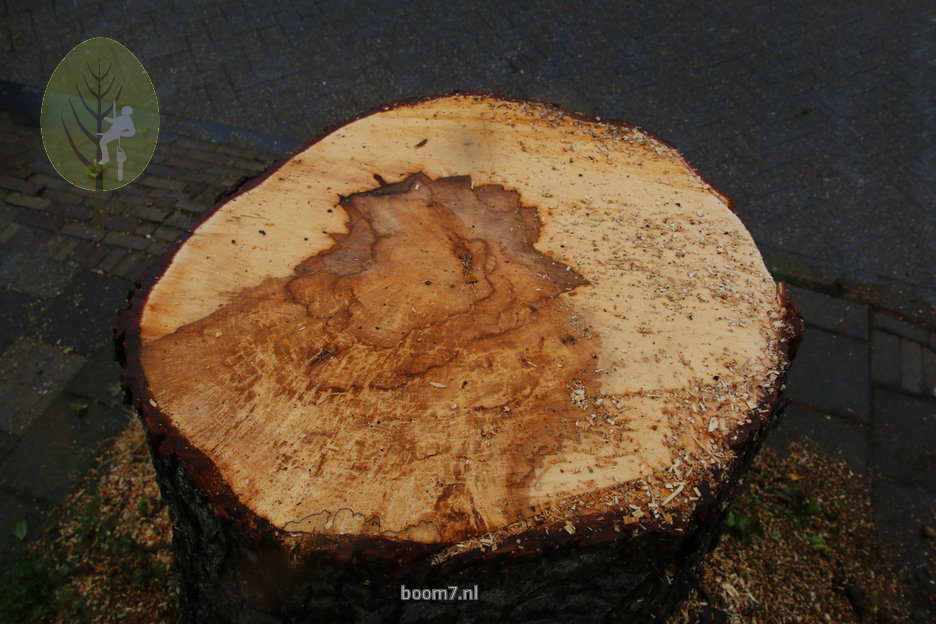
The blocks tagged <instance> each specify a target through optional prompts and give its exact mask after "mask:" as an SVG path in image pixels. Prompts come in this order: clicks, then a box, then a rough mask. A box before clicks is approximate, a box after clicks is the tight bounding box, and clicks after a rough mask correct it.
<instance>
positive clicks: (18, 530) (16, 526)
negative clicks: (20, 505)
mask: <svg viewBox="0 0 936 624" xmlns="http://www.w3.org/2000/svg"><path fill="white" fill-rule="evenodd" d="M28 529H29V527H28V525H27V524H26V518H24V517H23V516H19V517H18V518H16V519H15V520H13V525H12V526H11V527H10V531H11V532H12V533H13V536H14V537H16V539H18V540H20V541H23V540H24V539H26V531H27V530H28Z"/></svg>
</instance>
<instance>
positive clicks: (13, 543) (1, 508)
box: [0, 490, 52, 571]
mask: <svg viewBox="0 0 936 624" xmlns="http://www.w3.org/2000/svg"><path fill="white" fill-rule="evenodd" d="M51 513H52V507H51V505H49V504H48V503H45V502H42V501H36V500H32V499H30V498H28V497H24V496H18V495H17V494H15V493H12V492H5V491H3V490H0V569H2V570H4V571H6V570H9V568H10V566H11V565H12V564H13V563H14V562H15V561H16V560H17V559H18V558H19V557H20V556H22V554H23V553H24V552H25V550H26V547H27V546H28V545H29V544H31V543H32V542H34V541H35V540H36V539H37V538H39V537H40V536H41V535H42V531H43V527H44V526H45V523H46V520H47V519H48V518H49V516H50V515H51ZM19 518H22V519H24V520H25V521H26V536H25V538H24V539H22V540H20V539H19V538H17V537H16V536H15V535H14V534H13V530H12V529H13V523H14V522H15V521H16V520H17V519H19Z"/></svg>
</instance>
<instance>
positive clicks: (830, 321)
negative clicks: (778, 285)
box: [790, 286, 868, 340]
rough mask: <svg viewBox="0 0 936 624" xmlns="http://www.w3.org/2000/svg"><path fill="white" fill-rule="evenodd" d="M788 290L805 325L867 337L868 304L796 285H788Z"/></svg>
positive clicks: (863, 338) (862, 337) (856, 336)
mask: <svg viewBox="0 0 936 624" xmlns="http://www.w3.org/2000/svg"><path fill="white" fill-rule="evenodd" d="M790 291H791V293H792V294H793V299H794V301H796V303H797V304H798V305H799V307H800V312H801V314H802V315H803V318H804V319H806V324H807V326H809V327H821V328H822V329H828V330H830V331H833V332H838V333H840V334H848V335H849V336H854V337H855V338H860V339H862V340H867V339H868V306H866V305H862V304H860V303H855V302H853V301H847V300H844V299H836V298H834V297H829V296H828V295H823V294H820V293H817V292H814V291H811V290H806V289H805V288H797V287H796V286H790Z"/></svg>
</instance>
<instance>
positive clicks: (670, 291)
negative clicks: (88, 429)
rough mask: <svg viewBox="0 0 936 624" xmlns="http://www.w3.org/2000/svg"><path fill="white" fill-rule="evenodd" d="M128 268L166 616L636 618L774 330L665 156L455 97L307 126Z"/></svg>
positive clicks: (522, 104) (754, 271)
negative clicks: (157, 253)
mask: <svg viewBox="0 0 936 624" xmlns="http://www.w3.org/2000/svg"><path fill="white" fill-rule="evenodd" d="M140 286H141V287H140V288H139V290H138V292H137V293H136V295H135V296H134V298H133V300H132V303H131V307H130V309H129V310H128V311H127V312H126V313H125V314H124V315H123V316H122V318H121V319H119V320H118V330H117V334H118V336H117V343H118V351H119V353H120V355H121V357H122V359H123V361H124V362H125V367H126V370H125V373H124V377H123V382H124V387H125V389H126V390H127V392H128V395H129V397H130V398H131V400H132V401H133V403H134V404H135V405H136V406H137V408H138V409H139V411H140V413H141V416H142V418H143V422H144V424H145V426H146V429H147V431H148V435H149V440H150V445H151V450H152V453H153V459H154V463H155V465H156V470H157V475H158V477H157V478H158V480H159V483H160V487H161V489H162V491H163V494H164V496H165V497H166V499H167V501H168V503H169V508H170V512H171V514H172V518H173V523H174V548H175V554H176V563H177V566H178V569H179V571H180V573H181V577H182V580H183V588H182V606H183V611H184V613H185V614H186V616H187V618H188V619H189V620H190V621H192V622H308V621H335V622H341V621H349V622H350V621H365V622H383V621H387V622H417V621H419V622H422V621H427V622H428V621H432V622H435V621H439V622H441V621H449V620H452V619H454V620H456V621H478V622H488V621H504V622H521V621H523V622H578V621H581V622H596V621H627V622H644V621H646V622H652V621H663V620H665V619H666V618H667V617H668V615H669V614H670V613H671V612H672V610H673V609H674V608H675V607H676V606H678V604H679V602H680V601H681V600H682V599H683V598H684V597H685V595H686V592H687V591H688V587H689V586H690V583H691V581H692V579H693V575H694V573H695V569H696V568H697V566H698V564H699V562H700V560H701V558H702V557H703V556H704V554H705V553H706V552H708V550H709V549H711V548H712V547H713V546H714V544H715V542H716V540H717V539H718V536H719V535H720V533H721V531H722V528H723V524H724V516H725V514H726V510H727V509H728V506H729V505H730V504H731V502H732V500H733V499H734V497H735V496H736V494H737V492H738V489H739V487H740V484H741V482H742V480H743V474H744V470H745V468H746V466H747V465H748V463H749V462H750V460H751V458H752V457H753V455H754V453H756V450H757V448H758V447H759V446H760V443H761V440H762V438H763V435H764V432H765V430H766V428H767V427H768V426H769V425H770V424H771V422H772V420H773V416H772V413H773V408H774V406H775V405H776V402H777V398H778V394H779V391H780V388H781V386H782V382H783V378H784V375H785V373H786V371H787V370H788V367H789V363H790V359H791V358H792V355H793V349H794V347H795V343H796V341H797V340H798V336H799V334H800V332H801V330H802V321H801V319H800V318H799V315H798V313H797V311H796V307H795V304H793V302H792V300H791V298H790V296H789V293H788V292H787V290H786V289H785V288H784V287H783V285H780V286H779V287H778V286H777V285H776V284H775V283H774V281H773V279H772V278H771V277H770V275H769V273H768V272H767V270H766V268H765V267H764V265H763V261H762V260H761V258H760V255H759V253H758V251H757V249H756V247H755V245H754V243H753V241H752V240H751V237H750V235H749V234H748V232H747V231H746V230H745V228H744V226H743V225H742V224H741V222H740V221H739V220H738V218H737V217H736V216H735V215H734V214H733V212H732V211H731V209H730V205H729V202H728V201H727V200H726V199H725V198H724V197H723V196H721V195H720V194H718V193H717V192H716V191H714V190H713V189H712V188H711V187H710V186H709V185H708V184H707V183H705V182H704V180H702V178H701V177H700V176H699V175H698V174H697V173H696V172H695V170H693V169H692V168H691V166H690V165H688V164H687V163H686V162H685V160H684V159H683V158H682V157H681V156H680V155H679V154H678V153H677V152H676V151H675V150H674V149H672V148H671V147H669V146H667V145H666V144H664V143H663V142H661V141H659V140H658V139H655V138H653V137H651V136H650V135H648V134H647V133H645V132H643V131H641V130H638V129H635V128H632V127H630V126H628V125H626V124H624V123H622V122H616V121H606V120H599V119H592V118H588V117H585V116H583V115H579V114H574V113H569V112H566V111H562V110H560V109H557V108H555V107H553V106H550V105H546V104H542V103H535V102H528V101H519V100H505V99H501V98H496V97H494V96H488V95H479V94H456V95H451V96H444V97H436V98H428V99H422V100H413V101H407V102H402V103H399V104H397V105H395V106H391V107H383V108H381V109H380V110H378V111H375V112H373V113H371V114H368V115H365V116H362V117H360V118H357V119H355V120H352V121H351V122H348V123H347V124H345V125H342V126H340V127H338V128H336V129H334V130H332V131H331V132H328V133H326V134H324V135H322V136H320V137H316V138H315V139H313V140H311V141H310V142H308V143H307V144H305V145H304V146H302V147H301V148H299V149H298V150H297V151H296V152H295V154H293V155H292V156H290V157H288V158H286V159H285V160H284V161H282V162H281V163H278V164H277V165H276V166H274V167H273V168H271V169H270V170H269V171H268V172H266V173H265V174H263V175H261V176H260V177H258V178H256V179H253V180H250V181H248V182H246V183H244V184H243V185H242V186H241V187H239V188H237V189H235V190H233V191H232V192H231V193H229V194H227V195H226V196H224V197H223V198H221V199H220V200H219V202H218V205H217V206H216V207H215V209H214V210H213V211H212V212H211V213H210V214H209V215H208V216H207V217H206V218H205V220H203V221H202V222H201V224H200V225H198V226H197V227H196V228H195V229H194V230H193V231H192V233H191V235H190V236H189V237H188V238H187V240H185V241H184V242H181V243H180V244H179V245H178V246H177V248H176V249H174V250H173V251H172V252H170V253H169V254H168V255H167V256H166V257H165V258H164V260H163V261H162V262H161V263H159V264H158V265H157V266H156V267H155V268H154V269H153V271H152V273H151V275H150V277H149V278H147V280H146V281H145V282H144V283H143V284H141V285H140ZM475 587H477V595H476V597H475V595H474V594H473V593H471V590H473V589H474V588H475ZM433 588H434V589H438V590H449V588H457V589H455V590H453V593H456V592H460V591H461V590H464V589H468V590H469V593H468V594H467V595H466V596H459V598H458V599H454V600H451V599H448V597H447V598H446V599H436V600H407V599H405V597H406V591H407V590H408V591H409V592H410V594H412V591H413V590H424V589H433ZM419 595H420V596H421V593H420V594H419ZM437 596H438V594H437Z"/></svg>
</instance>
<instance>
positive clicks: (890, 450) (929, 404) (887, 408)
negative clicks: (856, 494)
mask: <svg viewBox="0 0 936 624" xmlns="http://www.w3.org/2000/svg"><path fill="white" fill-rule="evenodd" d="M873 422H874V434H873V437H872V439H871V457H870V459H871V464H872V467H873V470H874V472H875V474H876V475H878V476H880V477H882V478H884V479H887V480H889V481H893V482H895V483H899V484H901V485H906V486H907V487H913V488H917V489H923V490H928V491H932V492H936V481H934V480H933V475H934V474H936V402H934V401H931V400H929V399H924V398H920V397H914V396H910V395H907V394H903V393H900V392H894V391H892V390H888V389H886V388H875V389H874V415H873Z"/></svg>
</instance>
